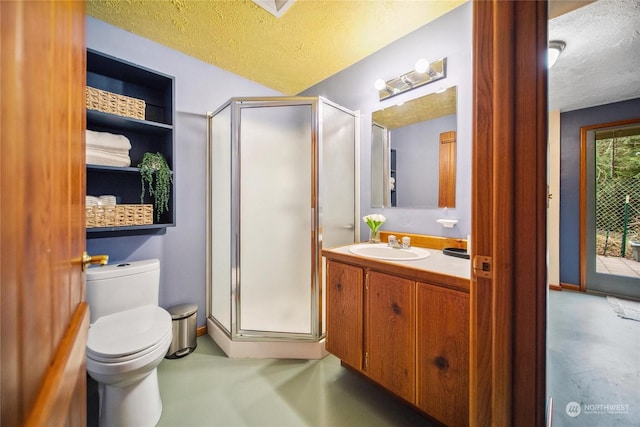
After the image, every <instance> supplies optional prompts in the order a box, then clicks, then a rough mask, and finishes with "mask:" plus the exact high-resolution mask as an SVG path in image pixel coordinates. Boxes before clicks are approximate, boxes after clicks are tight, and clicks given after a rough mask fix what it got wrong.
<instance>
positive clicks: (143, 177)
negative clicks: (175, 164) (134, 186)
mask: <svg viewBox="0 0 640 427" xmlns="http://www.w3.org/2000/svg"><path fill="white" fill-rule="evenodd" d="M138 167H139V168H140V182H141V184H142V191H141V193H140V203H144V195H145V192H146V189H147V188H148V189H149V195H150V196H151V197H153V206H154V208H155V211H156V219H157V221H158V222H159V221H160V214H162V213H163V212H165V211H168V210H169V196H170V195H171V183H173V172H171V169H169V165H168V164H167V161H166V160H165V159H164V156H162V154H160V153H155V154H154V153H144V157H143V158H142V162H141V163H140V164H138ZM145 183H146V185H145Z"/></svg>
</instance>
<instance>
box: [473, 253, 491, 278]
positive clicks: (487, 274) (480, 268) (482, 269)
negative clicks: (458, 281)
mask: <svg viewBox="0 0 640 427" xmlns="http://www.w3.org/2000/svg"><path fill="white" fill-rule="evenodd" d="M473 273H474V274H475V275H476V276H477V277H483V278H485V279H491V278H492V277H493V268H492V261H491V257H488V256H481V255H476V256H474V257H473Z"/></svg>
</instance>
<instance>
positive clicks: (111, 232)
mask: <svg viewBox="0 0 640 427" xmlns="http://www.w3.org/2000/svg"><path fill="white" fill-rule="evenodd" d="M167 226H168V225H167V224H148V225H132V226H123V227H93V228H87V229H86V230H87V238H102V237H122V236H131V235H149V234H165V233H166V232H167Z"/></svg>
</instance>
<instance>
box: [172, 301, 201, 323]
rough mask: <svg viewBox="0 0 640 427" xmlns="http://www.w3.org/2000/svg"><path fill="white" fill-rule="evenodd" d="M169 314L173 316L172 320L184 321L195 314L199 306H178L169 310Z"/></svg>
mask: <svg viewBox="0 0 640 427" xmlns="http://www.w3.org/2000/svg"><path fill="white" fill-rule="evenodd" d="M167 311H168V312H169V314H170V315H171V319H172V320H176V319H182V318H184V317H188V316H191V315H192V314H193V313H195V312H196V311H198V305H197V304H178V305H174V306H173V307H169V308H168V309H167Z"/></svg>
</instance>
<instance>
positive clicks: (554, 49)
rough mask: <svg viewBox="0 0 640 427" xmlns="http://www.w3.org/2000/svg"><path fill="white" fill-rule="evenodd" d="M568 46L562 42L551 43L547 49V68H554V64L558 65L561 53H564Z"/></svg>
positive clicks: (553, 41) (552, 41) (554, 41)
mask: <svg viewBox="0 0 640 427" xmlns="http://www.w3.org/2000/svg"><path fill="white" fill-rule="evenodd" d="M566 46H567V45H566V43H565V42H563V41H560V40H551V41H550V42H549V45H548V47H547V68H551V67H553V64H555V63H556V61H557V60H558V57H559V56H560V52H562V51H563V50H564V48H565V47H566Z"/></svg>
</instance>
